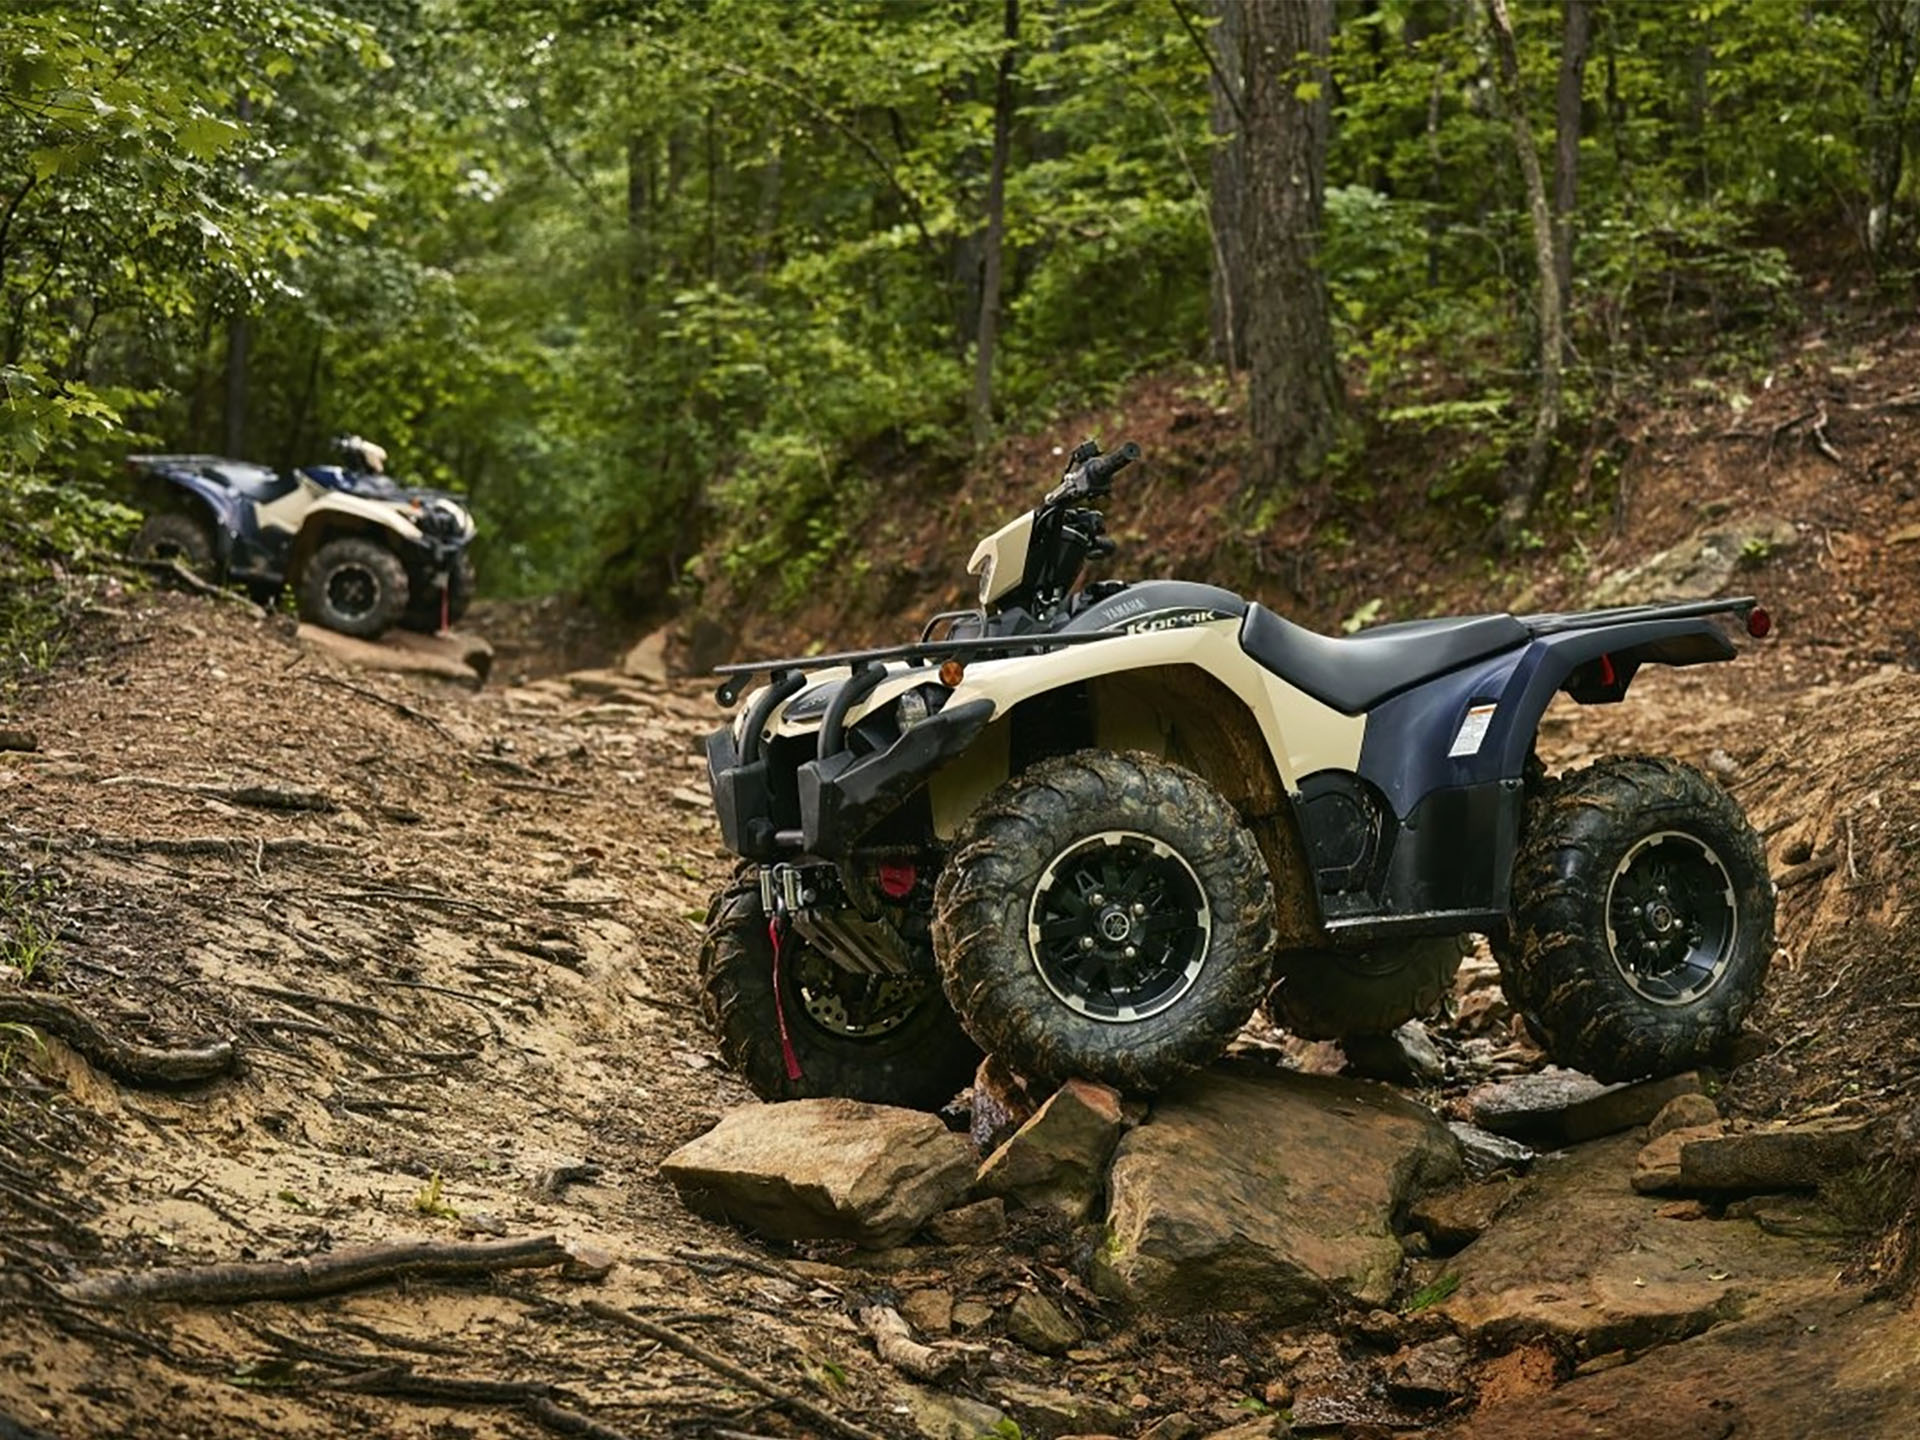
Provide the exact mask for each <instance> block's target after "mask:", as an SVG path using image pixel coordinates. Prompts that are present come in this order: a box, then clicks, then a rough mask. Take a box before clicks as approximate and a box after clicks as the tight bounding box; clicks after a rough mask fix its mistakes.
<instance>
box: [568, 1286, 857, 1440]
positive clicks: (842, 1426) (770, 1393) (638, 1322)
mask: <svg viewBox="0 0 1920 1440" xmlns="http://www.w3.org/2000/svg"><path fill="white" fill-rule="evenodd" d="M584 1308H585V1310H586V1311H587V1313H588V1314H590V1315H598V1316H599V1317H600V1318H601V1319H602V1320H611V1321H612V1322H613V1323H614V1324H616V1325H624V1326H626V1327H627V1328H628V1329H629V1330H638V1331H639V1332H640V1333H641V1334H642V1335H645V1336H646V1337H647V1338H648V1339H650V1340H658V1341H659V1342H660V1343H661V1344H662V1345H664V1346H666V1347H667V1348H668V1349H669V1350H677V1351H679V1352H680V1354H682V1355H684V1356H686V1357H687V1358H688V1359H689V1360H696V1361H698V1362H699V1363H700V1364H702V1365H704V1366H706V1367H707V1368H708V1369H709V1370H711V1371H713V1372H714V1373H715V1374H716V1375H724V1376H726V1378H727V1379H729V1380H731V1381H733V1382H734V1383H735V1384H736V1385H744V1386H746V1387H747V1388H748V1389H749V1390H754V1391H757V1392H758V1393H759V1394H762V1395H764V1396H766V1397H767V1398H768V1399H769V1400H771V1401H773V1402H774V1403H775V1404H777V1405H779V1406H780V1407H781V1408H782V1409H785V1410H789V1411H791V1412H792V1413H793V1414H795V1415H799V1416H804V1417H805V1418H806V1419H808V1420H811V1421H813V1423H814V1424H816V1425H820V1426H824V1427H825V1428H826V1429H828V1430H831V1431H833V1433H834V1434H836V1435H844V1436H846V1437H847V1440H884V1437H883V1436H880V1435H877V1434H875V1433H874V1432H873V1431H871V1430H869V1429H867V1428H866V1427H864V1426H861V1425H856V1424H854V1423H853V1422H852V1421H851V1420H847V1419H843V1418H842V1417H841V1416H838V1415H836V1414H834V1413H833V1412H832V1411H831V1410H827V1409H824V1408H823V1407H821V1406H819V1405H816V1404H814V1403H813V1402H812V1401H811V1400H809V1399H807V1398H806V1397H805V1396H803V1395H795V1394H794V1393H793V1392H792V1391H790V1390H782V1389H781V1388H780V1387H779V1386H778V1385H775V1384H774V1383H773V1382H772V1381H770V1380H766V1379H763V1378H761V1377H760V1376H758V1375H756V1374H754V1373H753V1371H751V1370H748V1369H747V1368H746V1367H744V1366H741V1365H736V1364H734V1362H733V1361H731V1360H729V1359H727V1357H726V1356H724V1355H718V1354H715V1353H714V1352H713V1351H711V1350H709V1349H707V1347H706V1346H704V1345H701V1344H699V1343H698V1342H696V1341H693V1340H689V1339H688V1338H687V1337H686V1336H685V1335H682V1334H681V1333H680V1332H679V1331H678V1330H669V1329H668V1328H667V1327H666V1326H665V1325H661V1324H658V1323H656V1322H655V1321H652V1320H649V1319H647V1318H646V1317H645V1316H643V1315H635V1314H634V1313H633V1312H632V1311H631V1310H622V1309H620V1308H619V1307H618V1306H616V1305H609V1304H607V1303H606V1302H605V1301H603V1300H589V1301H587V1302H586V1305H585V1306H584Z"/></svg>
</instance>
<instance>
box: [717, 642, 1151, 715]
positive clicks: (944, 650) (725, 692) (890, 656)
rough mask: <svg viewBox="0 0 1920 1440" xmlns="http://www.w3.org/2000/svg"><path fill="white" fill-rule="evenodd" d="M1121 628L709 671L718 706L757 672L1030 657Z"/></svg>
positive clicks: (916, 645) (891, 648) (844, 653)
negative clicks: (718, 678) (716, 679)
mask: <svg viewBox="0 0 1920 1440" xmlns="http://www.w3.org/2000/svg"><path fill="white" fill-rule="evenodd" d="M1126 633H1127V632H1126V631H1124V630H1083V631H1074V632H1070V633H1066V634H1058V633H1056V634H1045V633H1040V634H1033V635H982V636H978V637H976V638H973V639H968V640H916V641H915V642H913V643H912V644H910V645H883V646H881V647H879V648H878V649H874V650H841V651H837V652H835V653H834V654H831V655H802V656H797V657H795V658H793V659H790V660H748V661H742V662H740V663H739V664H735V665H716V666H714V667H713V673H714V674H716V675H725V676H726V677H727V679H726V680H725V681H724V682H723V683H722V684H721V686H720V688H719V690H718V691H717V692H716V693H715V698H716V699H718V700H719V702H720V703H721V704H722V705H731V704H733V702H734V701H735V700H738V699H739V698H740V691H741V688H742V686H743V685H744V683H745V682H746V681H747V680H749V679H751V678H752V677H753V676H755V675H765V676H767V677H768V678H769V679H771V680H776V681H777V680H779V679H780V678H781V677H782V676H784V675H788V674H794V673H798V672H801V671H806V670H830V669H833V668H834V667H835V666H839V665H848V666H851V667H852V668H853V669H855V670H861V669H864V668H866V667H867V666H869V665H884V664H886V663H887V662H888V661H890V660H906V661H908V662H910V663H917V662H925V661H930V660H968V659H973V660H983V659H997V658H999V657H1001V656H1004V655H1031V654H1035V653H1037V652H1039V651H1042V650H1051V649H1053V648H1054V647H1055V646H1058V645H1091V644H1093V643H1094V642H1095V641H1096V640H1113V639H1117V638H1118V637H1120V636H1122V635H1124V634H1126Z"/></svg>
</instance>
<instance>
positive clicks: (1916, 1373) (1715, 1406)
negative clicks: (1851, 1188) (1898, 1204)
mask: <svg viewBox="0 0 1920 1440" xmlns="http://www.w3.org/2000/svg"><path fill="white" fill-rule="evenodd" d="M1694 1228H1695V1229H1696V1230H1697V1229H1698V1228H1699V1227H1698V1226H1696V1227H1694ZM1863 1300H1864V1292H1863V1291H1860V1290H1852V1291H1849V1292H1846V1293H1843V1294H1840V1295H1837V1296H1834V1297H1831V1298H1828V1299H1824V1300H1821V1301H1818V1302H1814V1303H1813V1304H1810V1305H1805V1306H1798V1307H1795V1308H1794V1309H1793V1310H1791V1311H1788V1310H1781V1311H1778V1312H1775V1313H1770V1314H1767V1315H1765V1316H1762V1317H1758V1318H1755V1319H1752V1320H1743V1321H1740V1322H1738V1323H1736V1324H1732V1325H1725V1326H1721V1327H1720V1328H1718V1329H1715V1330H1713V1331H1711V1332H1710V1333H1708V1334H1705V1335H1702V1336H1700V1337H1699V1338H1697V1339H1693V1340H1688V1341H1686V1342H1685V1343H1683V1344H1679V1345H1668V1346H1664V1347H1662V1348H1660V1349H1657V1350H1655V1351H1653V1352H1652V1353H1651V1354H1649V1355H1645V1356H1642V1357H1641V1358H1639V1359H1638V1360H1635V1361H1634V1362H1633V1363H1632V1364H1630V1365H1622V1366H1619V1367H1617V1368H1615V1369H1610V1370H1605V1371H1602V1372H1600V1373H1598V1374H1592V1375H1587V1376H1584V1377H1582V1378H1579V1379H1576V1380H1574V1381H1573V1382H1571V1383H1570V1384H1567V1385H1563V1386H1560V1387H1559V1388H1558V1389H1555V1390H1551V1391H1549V1392H1547V1393H1545V1394H1535V1395H1529V1396H1524V1397H1518V1398H1514V1399H1511V1400H1508V1401H1506V1402H1504V1403H1502V1402H1500V1401H1494V1402H1493V1403H1492V1404H1490V1405H1488V1406H1487V1407H1486V1408H1484V1409H1481V1410H1479V1411H1478V1412H1476V1413H1475V1414H1473V1415H1471V1416H1469V1417H1467V1418H1465V1419H1463V1420H1461V1421H1460V1422H1459V1423H1458V1425H1456V1426H1451V1427H1449V1428H1447V1429H1446V1430H1443V1431H1441V1432H1439V1434H1440V1435H1442V1436H1444V1437H1446V1440H1539V1437H1542V1436H1568V1437H1572V1436H1581V1437H1586V1436H1602V1435H1608V1436H1622V1437H1625V1436H1643V1435H1644V1436H1659V1437H1660V1440H1729V1437H1736V1436H1737V1437H1738V1440H1805V1437H1807V1436H1814V1435H1819V1436H1829V1435H1830V1436H1841V1435H1844V1436H1846V1437H1847V1440H1911V1437H1912V1436H1914V1435H1920V1325H1916V1324H1914V1320H1913V1316H1912V1314H1911V1313H1902V1312H1901V1311H1900V1310H1899V1309H1898V1307H1896V1306H1894V1305H1891V1304H1886V1303H1873V1304H1866V1303H1863ZM1482 1383H1483V1389H1482V1395H1483V1396H1485V1395H1486V1393H1487V1392H1486V1390H1485V1388H1484V1383H1485V1372H1484V1371H1483V1372H1482Z"/></svg>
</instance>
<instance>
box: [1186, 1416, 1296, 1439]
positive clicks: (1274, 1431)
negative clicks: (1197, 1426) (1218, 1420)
mask: <svg viewBox="0 0 1920 1440" xmlns="http://www.w3.org/2000/svg"><path fill="white" fill-rule="evenodd" d="M1285 1426H1286V1421H1284V1420H1282V1419H1281V1418H1280V1417H1279V1416H1278V1415H1258V1416H1255V1417H1254V1418H1253V1419H1251V1420H1242V1421H1241V1422H1240V1423H1239V1424H1237V1425H1229V1426H1227V1428H1226V1429H1224V1430H1210V1431H1208V1432H1207V1440H1285V1437H1286V1436H1288V1435H1291V1434H1292V1433H1293V1432H1292V1431H1291V1430H1289V1429H1287V1428H1285Z"/></svg>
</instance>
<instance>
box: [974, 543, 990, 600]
mask: <svg viewBox="0 0 1920 1440" xmlns="http://www.w3.org/2000/svg"><path fill="white" fill-rule="evenodd" d="M973 573H974V574H976V575H978V576H979V577H980V603H981V605H982V606H984V605H985V604H986V603H987V596H989V595H991V594H992V593H993V556H991V555H982V556H981V557H980V558H979V562H978V565H977V567H976V568H975V570H974V572H973Z"/></svg>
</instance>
